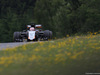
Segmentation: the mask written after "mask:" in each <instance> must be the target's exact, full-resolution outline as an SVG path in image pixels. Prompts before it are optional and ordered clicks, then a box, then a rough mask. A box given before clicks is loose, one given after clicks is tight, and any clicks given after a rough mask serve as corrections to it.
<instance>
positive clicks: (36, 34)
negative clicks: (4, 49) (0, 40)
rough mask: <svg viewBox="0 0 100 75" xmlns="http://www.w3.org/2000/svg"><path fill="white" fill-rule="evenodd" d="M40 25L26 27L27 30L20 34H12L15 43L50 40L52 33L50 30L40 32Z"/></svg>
mask: <svg viewBox="0 0 100 75" xmlns="http://www.w3.org/2000/svg"><path fill="white" fill-rule="evenodd" d="M41 28H42V25H27V30H23V31H22V32H18V31H16V32H14V35H13V37H14V41H15V42H23V41H25V40H26V41H38V40H39V41H40V40H44V41H45V40H48V39H51V38H52V31H50V30H44V31H43V30H42V29H41Z"/></svg>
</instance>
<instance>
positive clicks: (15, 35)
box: [13, 32, 17, 42]
mask: <svg viewBox="0 0 100 75" xmlns="http://www.w3.org/2000/svg"><path fill="white" fill-rule="evenodd" d="M13 37H14V42H16V39H17V32H14V35H13Z"/></svg>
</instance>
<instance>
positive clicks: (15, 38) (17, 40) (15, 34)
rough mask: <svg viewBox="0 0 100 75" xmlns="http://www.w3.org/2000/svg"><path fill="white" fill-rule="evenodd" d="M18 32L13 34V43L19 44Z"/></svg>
mask: <svg viewBox="0 0 100 75" xmlns="http://www.w3.org/2000/svg"><path fill="white" fill-rule="evenodd" d="M20 40H21V39H20V32H14V41H15V42H20Z"/></svg>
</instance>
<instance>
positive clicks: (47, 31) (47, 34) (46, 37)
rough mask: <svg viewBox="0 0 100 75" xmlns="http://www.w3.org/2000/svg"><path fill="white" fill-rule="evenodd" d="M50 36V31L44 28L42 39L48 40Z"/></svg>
mask: <svg viewBox="0 0 100 75" xmlns="http://www.w3.org/2000/svg"><path fill="white" fill-rule="evenodd" d="M49 38H50V31H49V30H45V31H44V40H48V39H49Z"/></svg>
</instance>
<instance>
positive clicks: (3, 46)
mask: <svg viewBox="0 0 100 75" xmlns="http://www.w3.org/2000/svg"><path fill="white" fill-rule="evenodd" d="M29 43H35V42H11V43H0V50H4V49H6V48H13V47H16V46H21V45H24V44H29Z"/></svg>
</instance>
